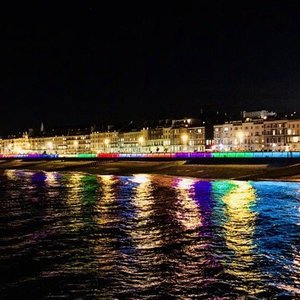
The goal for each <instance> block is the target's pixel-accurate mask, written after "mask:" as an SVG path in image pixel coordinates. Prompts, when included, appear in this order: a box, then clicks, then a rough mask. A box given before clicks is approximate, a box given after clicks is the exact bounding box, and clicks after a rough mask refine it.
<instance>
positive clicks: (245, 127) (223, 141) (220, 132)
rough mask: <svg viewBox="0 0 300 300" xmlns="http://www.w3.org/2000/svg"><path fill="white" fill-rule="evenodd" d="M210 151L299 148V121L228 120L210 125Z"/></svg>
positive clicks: (288, 149) (297, 149) (293, 149)
mask: <svg viewBox="0 0 300 300" xmlns="http://www.w3.org/2000/svg"><path fill="white" fill-rule="evenodd" d="M213 150H214V151H300V120H299V119H298V120H295V119H292V120H288V119H281V120H275V119H274V120H267V119H256V120H251V121H232V122H228V123H225V124H220V125H214V146H213Z"/></svg>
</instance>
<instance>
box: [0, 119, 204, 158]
mask: <svg viewBox="0 0 300 300" xmlns="http://www.w3.org/2000/svg"><path fill="white" fill-rule="evenodd" d="M0 150H1V154H5V155H10V154H28V153H39V154H40V153H47V154H64V155H68V154H70V155H72V154H80V153H92V154H98V153H170V152H201V151H205V127H204V126H203V125H202V126H200V125H199V122H197V120H195V119H182V120H171V121H170V122H169V123H168V124H165V126H153V127H143V128H141V129H137V128H133V129H130V130H112V131H109V130H107V131H91V132H87V131H86V132H81V131H74V130H72V131H70V130H69V131H68V132H50V133H45V132H42V131H41V132H40V133H39V134H38V135H36V136H31V135H29V134H28V133H27V132H25V133H23V134H22V135H20V136H18V137H10V138H6V139H2V140H0Z"/></svg>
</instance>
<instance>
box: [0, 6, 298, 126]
mask: <svg viewBox="0 0 300 300" xmlns="http://www.w3.org/2000/svg"><path fill="white" fill-rule="evenodd" d="M299 8H300V5H299V4H297V3H296V1H284V2H283V1H275V0H274V1H264V2H263V3H262V2H261V1H251V2H248V1H247V2H243V3H240V4H236V3H234V2H233V1H201V2H199V3H198V7H193V6H191V5H190V6H188V5H185V6H180V7H176V6H175V5H173V6H172V7H167V6H163V5H162V6H160V7H159V10H158V9H157V7H154V6H148V7H147V10H145V9H143V7H142V6H135V7H133V6H132V7H130V6H128V4H127V5H123V6H119V7H117V8H116V7H112V5H108V4H106V5H103V6H100V5H99V6H98V5H96V4H93V3H84V4H83V3H79V4H72V6H68V5H59V6H56V5H49V4H45V3H40V4H38V5H30V4H26V5H23V6H19V7H18V9H17V10H16V9H15V8H14V7H11V8H7V9H5V10H4V12H5V14H6V17H7V18H6V19H8V20H6V19H3V20H2V21H1V22H2V27H1V36H2V42H3V43H2V47H1V50H0V53H1V62H2V66H3V68H2V74H3V77H2V80H1V86H0V87H1V88H0V97H1V100H2V103H3V104H2V105H3V106H2V110H1V114H0V116H1V132H7V131H14V130H20V129H21V128H24V129H25V128H28V127H29V128H30V127H36V126H39V124H40V123H41V122H44V123H45V124H47V126H49V127H54V126H80V125H81V124H90V125H92V124H94V123H102V122H103V123H108V122H112V123H116V122H124V121H129V120H137V121H140V120H147V119H151V120H152V119H154V120H155V119H163V118H167V117H172V118H178V117H182V116H193V117H198V116H199V114H200V111H201V109H203V110H204V111H217V110H219V111H222V112H225V111H226V112H228V113H232V114H237V113H239V112H240V111H241V110H256V109H260V108H264V109H267V110H275V111H278V112H286V111H298V107H299V104H298V102H299V95H300V90H299V84H298V83H299V79H300V73H299V70H300V68H299V65H300V59H299V55H298V53H299V50H300V44H299V42H298V41H299V37H300V32H299V28H300V17H299V16H300V9H299Z"/></svg>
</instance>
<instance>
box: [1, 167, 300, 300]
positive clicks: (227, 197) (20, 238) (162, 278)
mask: <svg viewBox="0 0 300 300" xmlns="http://www.w3.org/2000/svg"><path fill="white" fill-rule="evenodd" d="M0 210H1V213H0V229H1V239H0V272H1V277H2V280H1V286H0V295H1V298H2V299H3V298H10V299H19V298H25V296H26V298H28V299H36V298H43V299H44V298H71V299H141V298H148V299H277V298H279V299H280V298H286V299H297V298H298V299H300V183H283V182H241V181H230V180H223V181H201V180H194V179H189V178H176V177H166V176H156V175H136V176H97V175H87V174H81V173H68V174H67V173H64V174H63V173H55V172H27V171H26V172H24V171H14V170H10V171H5V173H4V174H2V175H1V176H0Z"/></svg>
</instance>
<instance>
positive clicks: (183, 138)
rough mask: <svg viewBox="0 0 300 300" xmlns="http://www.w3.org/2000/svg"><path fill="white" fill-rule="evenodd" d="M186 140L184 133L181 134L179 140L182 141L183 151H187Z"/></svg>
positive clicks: (186, 136)
mask: <svg viewBox="0 0 300 300" xmlns="http://www.w3.org/2000/svg"><path fill="white" fill-rule="evenodd" d="M188 139H189V136H188V135H187V134H186V133H183V134H182V135H181V140H182V143H183V146H184V147H183V151H184V150H187V141H188Z"/></svg>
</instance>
